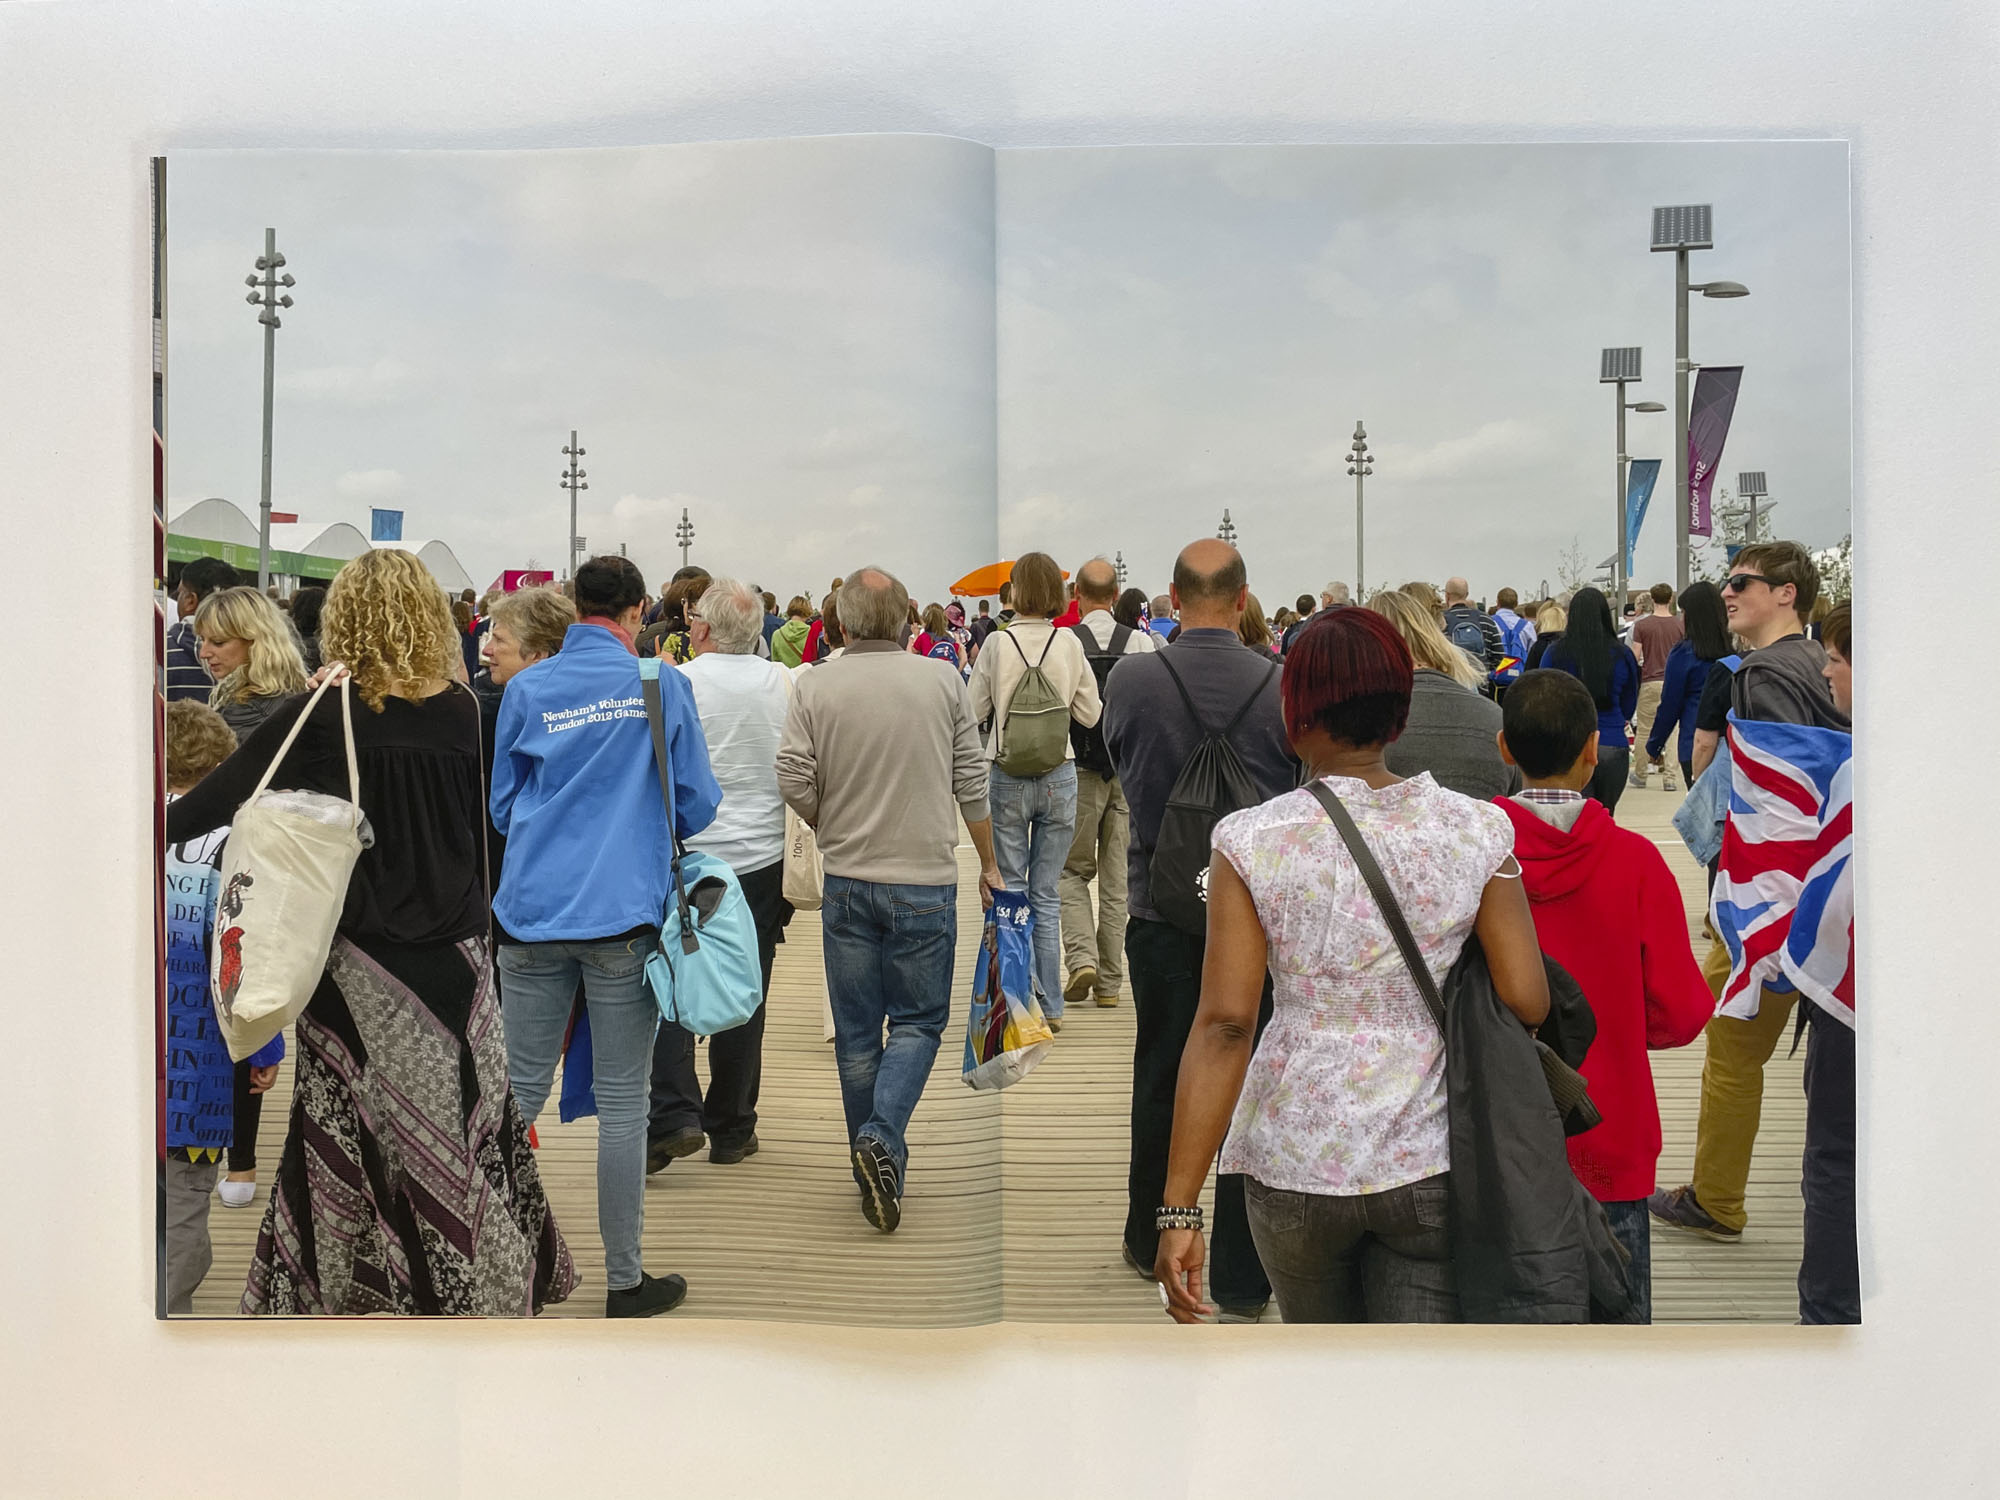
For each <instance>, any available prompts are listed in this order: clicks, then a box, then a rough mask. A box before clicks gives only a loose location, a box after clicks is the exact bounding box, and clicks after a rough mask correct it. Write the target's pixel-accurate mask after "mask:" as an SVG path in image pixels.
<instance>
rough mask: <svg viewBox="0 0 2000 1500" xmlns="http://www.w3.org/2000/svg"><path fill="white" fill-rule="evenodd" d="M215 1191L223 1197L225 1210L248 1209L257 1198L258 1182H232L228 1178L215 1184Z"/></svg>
mask: <svg viewBox="0 0 2000 1500" xmlns="http://www.w3.org/2000/svg"><path fill="white" fill-rule="evenodd" d="M215 1190H216V1192H217V1193H219V1194H220V1195H221V1196H222V1206H223V1207H224V1208H248V1207H249V1206H250V1205H251V1204H252V1203H253V1202H255V1201H256V1198H257V1182H256V1179H255V1178H252V1179H251V1180H250V1181H249V1182H231V1181H230V1180H229V1179H228V1178H227V1177H224V1178H222V1179H221V1180H220V1181H218V1182H217V1183H216V1184H215Z"/></svg>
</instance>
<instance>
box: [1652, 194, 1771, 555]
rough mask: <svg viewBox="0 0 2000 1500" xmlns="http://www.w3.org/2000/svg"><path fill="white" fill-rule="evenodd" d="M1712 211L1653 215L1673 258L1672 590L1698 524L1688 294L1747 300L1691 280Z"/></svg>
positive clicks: (1738, 290)
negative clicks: (1691, 464)
mask: <svg viewBox="0 0 2000 1500" xmlns="http://www.w3.org/2000/svg"><path fill="white" fill-rule="evenodd" d="M1712 216H1713V207H1712V205H1710V204H1707V203H1688V204H1682V205H1680V206H1678V207H1673V208H1655V209H1654V210H1653V249H1655V250H1671V251H1673V253H1674V586H1675V588H1676V589H1684V588H1686V587H1687V586H1688V569H1689V550H1688V532H1689V529H1690V527H1691V526H1692V525H1693V523H1694V516H1693V512H1692V498H1693V497H1692V496H1691V495H1690V494H1689V491H1688V371H1689V370H1690V369H1692V368H1693V366H1692V365H1690V364H1689V363H1688V293H1689V292H1700V293H1701V294H1702V296H1704V297H1747V296H1749V295H1750V289H1749V288H1748V287H1746V286H1744V285H1743V284H1742V283H1741V282H1738V281H1709V282H1693V283H1690V282H1689V281H1688V252H1689V251H1690V250H1713V249H1714V248H1715V231H1714V224H1713V218H1712Z"/></svg>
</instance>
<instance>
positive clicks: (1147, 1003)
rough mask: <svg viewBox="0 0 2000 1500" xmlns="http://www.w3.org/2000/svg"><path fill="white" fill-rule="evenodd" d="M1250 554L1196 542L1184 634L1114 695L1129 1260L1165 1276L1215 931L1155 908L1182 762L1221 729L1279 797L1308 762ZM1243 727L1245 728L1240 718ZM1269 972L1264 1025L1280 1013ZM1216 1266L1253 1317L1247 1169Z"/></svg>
mask: <svg viewBox="0 0 2000 1500" xmlns="http://www.w3.org/2000/svg"><path fill="white" fill-rule="evenodd" d="M1249 594H1250V588H1249V580H1248V579H1247V577H1246V576H1245V573H1244V568H1243V557H1242V554H1241V553H1239V552H1238V551H1237V550H1236V549H1235V548H1234V547H1232V546H1230V545H1229V544H1228V543H1227V542H1223V541H1219V540H1217V539H1215V538H1213V537H1205V538H1203V539H1202V540H1201V541H1198V542H1193V543H1190V544H1189V545H1188V546H1187V547H1185V548H1184V549H1182V551H1181V555H1180V557H1179V558H1178V559H1177V560H1176V561H1175V563H1174V581H1173V592H1172V596H1171V602H1172V604H1173V607H1174V608H1175V609H1176V610H1177V611H1178V612H1179V614H1180V632H1179V634H1178V635H1176V636H1175V638H1174V640H1173V642H1172V643H1171V644H1170V645H1168V646H1165V647H1163V648H1162V649H1160V650H1158V651H1150V652H1145V653H1143V654H1135V655H1131V656H1127V657H1125V658H1124V659H1123V660H1121V661H1120V662H1119V663H1118V664H1117V666H1115V667H1113V668H1112V669H1111V677H1110V681H1109V684H1108V686H1107V688H1106V691H1105V695H1104V717H1103V724H1104V743H1105V746H1106V748H1107V749H1108V750H1109V751H1110V752H1111V760H1112V764H1113V766H1114V767H1115V769H1116V771H1117V774H1118V779H1119V782H1120V784H1121V785H1122V787H1123V789H1124V792H1125V798H1126V802H1127V804H1128V805H1129V807H1130V808H1131V820H1132V837H1131V841H1130V844H1129V846H1128V852H1127V859H1126V891H1127V895H1126V907H1127V911H1128V921H1127V925H1126V929H1125V959H1126V966H1127V972H1128V973H1129V974H1130V976H1131V981H1132V1000H1133V1003H1134V1005H1135V1006H1136V1008H1137V1010H1138V1035H1137V1037H1136V1039H1135V1040H1134V1043H1133V1050H1132V1155H1131V1165H1130V1168H1129V1171H1128V1173H1127V1177H1126V1214H1125V1260H1126V1263H1127V1264H1128V1265H1131V1266H1132V1267H1133V1268H1134V1269H1135V1270H1137V1271H1138V1273H1139V1274H1140V1275H1141V1276H1144V1277H1146V1278H1148V1279H1149V1280H1150V1279H1151V1278H1152V1275H1153V1261H1154V1257H1155V1254H1156V1252H1157V1251H1158V1248H1159V1238H1160V1236H1159V1229H1158V1227H1157V1226H1158V1214H1159V1211H1160V1209H1162V1208H1166V1207H1186V1206H1187V1205H1185V1204H1171V1205H1170V1204H1167V1203H1165V1202H1164V1201H1163V1200H1162V1197H1161V1194H1163V1193H1164V1192H1165V1191H1166V1185H1167V1147H1168V1144H1169V1142H1170V1141H1171V1139H1172V1136H1173V1123H1174V1090H1175V1088H1176V1086H1177V1085H1178V1083H1179V1079H1180V1060H1181V1052H1182V1050H1183V1049H1184V1048H1185V1047H1186V1046H1187V1039H1188V1033H1189V1032H1190V1031H1192V1030H1193V1028H1194V1013H1195V1007H1196V1005H1197V1003H1198V1002H1199V1001H1200V999H1201V964H1202V957H1203V954H1204V951H1205V948H1206V941H1207V940H1206V937H1205V935H1204V934H1198V933H1194V932H1189V931H1187V930H1185V929H1184V928H1182V927H1179V926H1176V925H1175V924H1174V923H1173V922H1171V921H1169V920H1167V919H1166V918H1165V917H1164V916H1162V915H1161V914H1160V912H1159V911H1158V909H1157V908H1155V906H1154V905H1153V900H1152V883H1151V880H1150V870H1151V867H1152V861H1153V850H1154V846H1155V845H1156V844H1157V842H1158V841H1159V836H1160V824H1161V821H1162V819H1163V818H1164V816H1165V814H1166V806H1167V797H1168V794H1169V793H1171V792H1172V791H1173V787H1174V782H1175V781H1176V780H1177V779H1178V778H1179V776H1180V773H1181V768H1182V767H1183V766H1184V765H1186V763H1187V761H1188V759H1189V757H1190V756H1192V755H1193V754H1194V752H1195V750H1196V749H1197V747H1199V746H1200V744H1201V743H1202V741H1203V740H1204V739H1205V738H1206V737H1207V736H1208V735H1210V734H1217V735H1220V734H1224V733H1225V732H1226V734H1227V739H1228V743H1229V744H1230V746H1231V747H1232V748H1233V749H1234V750H1235V751H1236V754H1237V755H1238V757H1239V758H1240V759H1241V760H1242V762H1243V766H1244V769H1245V770H1246V771H1247V772H1248V773H1249V775H1250V778H1251V780H1252V781H1253V782H1255V784H1256V788H1257V793H1258V795H1259V796H1260V797H1266V798H1268V797H1275V796H1278V795H1279V794H1280V793H1282V792H1287V791H1290V790H1291V789H1292V788H1293V787H1294V786H1295V785H1296V784H1297V782H1298V769H1299V767H1298V761H1297V760H1296V759H1295V758H1294V757H1293V755H1292V750H1291V745H1290V743H1289V742H1288V741H1287V740H1286V737H1285V725H1284V715H1283V713H1282V712H1281V710H1280V709H1279V706H1278V668H1277V665H1276V663H1274V662H1273V661H1272V660H1271V657H1270V654H1269V653H1268V652H1263V653H1260V652H1256V651H1252V650H1251V649H1250V648H1249V647H1247V646H1245V645H1244V644H1243V642H1242V640H1241V639H1240V638H1239V637H1238V636H1237V633H1236V626H1237V622H1238V621H1239V620H1240V619H1241V618H1242V616H1243V610H1244V608H1245V607H1246V605H1247V603H1248V600H1249ZM1232 726H1233V727H1232ZM1270 1006H1271V992H1270V987H1269V981H1268V980H1267V981H1266V986H1265V991H1264V1007H1263V1010H1262V1013H1261V1014H1260V1016H1259V1026H1260V1028H1261V1026H1262V1023H1263V1021H1264V1020H1266V1019H1268V1018H1269V1016H1270ZM1213 1227H1214V1237H1213V1240H1212V1242H1211V1243H1212V1251H1211V1253H1212V1255H1213V1257H1214V1263H1213V1265H1212V1266H1211V1267H1210V1277H1209V1287H1210V1290H1211V1292H1212V1294H1213V1297H1214V1300H1215V1302H1216V1303H1217V1304H1218V1305H1219V1306H1220V1307H1221V1309H1222V1314H1223V1316H1224V1317H1225V1318H1227V1319H1230V1320H1232V1321H1250V1320H1254V1319H1255V1318H1256V1317H1257V1316H1259V1315H1260V1314H1261V1313H1262V1311H1263V1309H1264V1306H1265V1304H1266V1303H1268V1302H1269V1300H1270V1296H1271V1287H1270V1283H1269V1281H1268V1280H1266V1279H1265V1276H1264V1268H1263V1266H1262V1265H1261V1264H1260V1263H1259V1262H1258V1260H1257V1249H1256V1246H1255V1245H1253V1244H1252V1243H1251V1240H1250V1224H1249V1220H1248V1218H1247V1217H1246V1216H1245V1213H1244V1208H1243V1179H1242V1177H1241V1176H1240V1175H1237V1174H1234V1173H1232V1174H1230V1175H1228V1176H1225V1177H1219V1178H1218V1179H1217V1180H1216V1189H1215V1223H1214V1226H1213Z"/></svg>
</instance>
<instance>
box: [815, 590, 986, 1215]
mask: <svg viewBox="0 0 2000 1500" xmlns="http://www.w3.org/2000/svg"><path fill="white" fill-rule="evenodd" d="M909 608H910V596H909V594H908V592H907V591H906V590H905V589H904V587H903V585H902V584H900V583H898V582H897V581H896V579H894V578H893V577H891V576H890V575H889V574H888V573H886V572H884V571H883V570H882V569H880V568H862V569H860V570H859V571H858V572H855V573H851V574H849V575H848V578H847V581H846V582H845V583H844V584H843V585H842V586H841V589H840V591H839V595H838V599H837V603H836V605H835V609H836V611H837V613H838V615H839V619H840V624H841V629H842V630H843V632H844V633H845V635H846V637H847V650H846V652H845V653H844V654H843V655H842V656H841V657H840V659H839V660H838V661H828V662H822V663H820V664H819V665H817V666H814V667H812V668H809V669H807V670H805V671H803V672H801V673H800V674H799V676H798V677H797V679H796V690H795V691H794V692H793V694H792V704H791V709H790V711H789V713H788V715H787V717H786V720H785V734H784V739H783V741H782V743H781V744H780V745H779V747H778V790H779V791H780V792H781V793H782V794H783V796H784V799H785V801H786V803H787V804H789V805H790V806H791V808H792V810H793V811H795V812H796V813H797V814H798V815H799V816H800V817H801V818H802V819H804V820H805V822H807V823H808V824H810V825H811V826H812V828H813V830H814V832H815V833H816V834H817V836H818V839H819V853H820V862H821V866H822V868H823V870H824V873H825V877H826V894H825V899H824V902H823V904H822V905H821V907H820V922H821V927H822V931H823V947H824V949H825V954H826V985H827V995H828V998H829V1000H830V1001H831V1002H832V1006H833V1023H834V1053H835V1056H836V1058H837V1060H838V1063H839V1067H840V1101H841V1107H842V1109H843V1110H844V1112H845V1114H846V1117H847V1134H848V1143H849V1148H850V1152H851V1155H852V1158H853V1163H854V1177H855V1181H856V1182H857V1183H858V1184H859V1185H860V1187H861V1212H862V1214H863V1215H864V1216H865V1217H866V1218H867V1220H868V1222H869V1223H870V1224H873V1225H874V1226H875V1227H876V1228H877V1229H880V1230H882V1231H883V1232H884V1233H887V1232H889V1231H891V1230H893V1229H895V1227H896V1226H897V1224H898V1223H900V1222H901V1220H902V1195H903V1182H904V1179H905V1177H906V1176H907V1173H908V1167H909V1146H908V1144H907V1142H906V1140H905V1131H906V1130H907V1128H908V1126H909V1122H910V1115H911V1113H912V1112H913V1111H914V1110H915V1108H916V1104H917V1099H918V1096H920V1095H921V1094H922V1093H923V1091H924V1084H925V1082H926V1081H927V1080H928V1079H929V1078H930V1072H931V1064H932V1063H933V1062H934V1061H935V1060H936V1058H937V1052H938V1044H939V1041H940V1040H941V1039H942V1037H943V1035H944V1028H945V1024H946V1022H947V1021H948V1020H949V1019H950V1016H951V993H952V959H953V954H954V950H955V948H956V946H957V941H958V856H957V853H956V850H957V847H958V827H959V820H960V819H961V818H963V819H964V823H965V827H966V829H967V830H968V831H969V832H970V834H971V836H972V843H973V847H974V848H975V849H977V850H978V852H979V866H980V872H981V873H980V881H979V884H980V899H981V900H982V901H984V902H985V903H987V904H988V905H990V904H991V903H992V893H993V892H994V891H996V890H999V889H1000V888H1001V881H1000V873H999V871H998V869H997V868H996V867H995V865H994V860H993V834H992V823H991V821H990V819H989V816H988V812H987V804H986V783H987V766H986V753H985V751H984V750H982V749H981V748H980V744H979V731H978V729H977V728H976V727H975V726H974V724H973V719H972V706H971V702H970V700H969V699H968V698H967V696H966V691H965V684H964V682H963V681H962V680H961V679H960V677H959V675H958V673H957V671H956V670H954V669H953V668H952V666H951V665H950V664H949V663H947V662H944V661H940V660H936V659H934V658H931V657H925V656H912V655H911V654H910V653H909V652H907V651H904V650H902V649H901V648H900V647H899V646H898V645H897V642H896V636H897V634H898V632H899V631H900V630H901V629H902V626H903V623H904V621H905V620H906V619H907V618H908V617H909ZM885 1021H886V1022H887V1023H888V1040H887V1042H886V1043H885V1042H884V1041H883V1037H882V1030H883V1023H884V1022H885Z"/></svg>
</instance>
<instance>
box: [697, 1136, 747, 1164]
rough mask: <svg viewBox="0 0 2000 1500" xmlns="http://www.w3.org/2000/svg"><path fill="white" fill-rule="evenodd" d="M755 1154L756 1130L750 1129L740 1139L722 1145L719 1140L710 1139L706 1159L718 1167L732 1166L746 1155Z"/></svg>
mask: <svg viewBox="0 0 2000 1500" xmlns="http://www.w3.org/2000/svg"><path fill="white" fill-rule="evenodd" d="M756 1154H757V1132H756V1131H754V1130H753V1131H751V1132H750V1133H749V1134H748V1135H746V1136H745V1137H743V1139H742V1140H740V1141H732V1142H730V1143H729V1144H728V1145H726V1146H725V1145H724V1144H723V1143H722V1142H721V1141H710V1142H709V1145H708V1159H709V1160H710V1161H711V1162H713V1163H714V1164H715V1165H716V1166H718V1167H733V1166H735V1165H736V1164H737V1163H738V1162H739V1161H741V1160H743V1158H744V1157H746V1156H755V1155H756Z"/></svg>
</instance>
